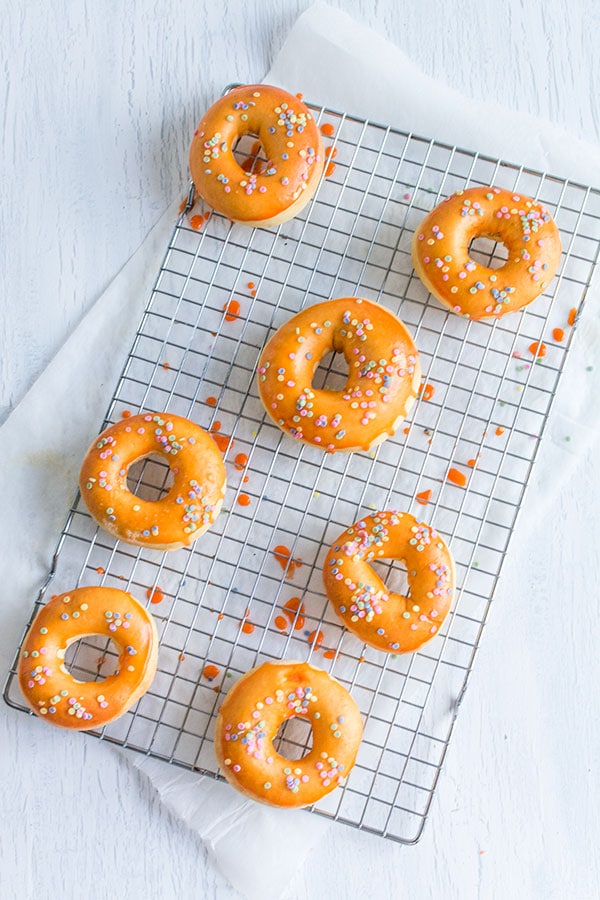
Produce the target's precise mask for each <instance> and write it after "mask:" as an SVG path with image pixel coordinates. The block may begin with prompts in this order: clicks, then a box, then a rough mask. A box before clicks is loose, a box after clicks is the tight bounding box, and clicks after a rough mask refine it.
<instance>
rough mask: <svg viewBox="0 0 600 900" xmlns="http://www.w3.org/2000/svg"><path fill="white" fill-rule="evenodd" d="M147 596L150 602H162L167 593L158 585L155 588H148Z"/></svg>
mask: <svg viewBox="0 0 600 900" xmlns="http://www.w3.org/2000/svg"><path fill="white" fill-rule="evenodd" d="M146 597H147V598H148V600H149V601H150V603H162V601H163V600H164V599H165V594H164V591H163V589H162V588H159V586H158V585H156V587H153V588H148V589H147V591H146Z"/></svg>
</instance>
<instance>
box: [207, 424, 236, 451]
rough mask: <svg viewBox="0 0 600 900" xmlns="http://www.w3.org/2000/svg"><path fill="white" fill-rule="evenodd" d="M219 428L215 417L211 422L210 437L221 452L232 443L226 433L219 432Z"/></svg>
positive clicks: (219, 425)
mask: <svg viewBox="0 0 600 900" xmlns="http://www.w3.org/2000/svg"><path fill="white" fill-rule="evenodd" d="M220 430H221V423H220V422H219V420H218V419H217V421H216V422H213V424H212V428H211V429H210V433H211V437H212V439H213V440H214V442H215V444H216V445H217V447H218V448H219V450H220V451H221V453H227V450H228V448H229V445H230V444H231V445H233V440H232V439H231V438H230V437H229V436H228V435H226V434H219V431H220Z"/></svg>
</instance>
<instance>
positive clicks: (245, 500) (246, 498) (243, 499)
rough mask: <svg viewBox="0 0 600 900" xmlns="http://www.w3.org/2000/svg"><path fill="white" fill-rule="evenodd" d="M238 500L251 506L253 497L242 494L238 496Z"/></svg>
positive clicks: (241, 504)
mask: <svg viewBox="0 0 600 900" xmlns="http://www.w3.org/2000/svg"><path fill="white" fill-rule="evenodd" d="M237 502H238V504H239V505H240V506H250V504H251V503H252V499H251V497H249V496H248V494H240V495H239V496H238V498H237Z"/></svg>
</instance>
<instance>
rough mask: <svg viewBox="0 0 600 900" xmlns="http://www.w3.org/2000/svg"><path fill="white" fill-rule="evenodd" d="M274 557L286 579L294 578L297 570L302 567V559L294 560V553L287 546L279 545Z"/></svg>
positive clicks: (275, 549)
mask: <svg viewBox="0 0 600 900" xmlns="http://www.w3.org/2000/svg"><path fill="white" fill-rule="evenodd" d="M273 556H274V557H275V559H276V560H277V562H278V563H279V565H280V566H281V568H282V569H283V571H284V572H285V575H286V578H293V576H294V574H295V572H296V569H299V568H300V566H301V565H302V560H301V559H292V551H291V550H290V549H289V548H288V547H286V546H285V544H278V545H277V547H275V548H274V550H273Z"/></svg>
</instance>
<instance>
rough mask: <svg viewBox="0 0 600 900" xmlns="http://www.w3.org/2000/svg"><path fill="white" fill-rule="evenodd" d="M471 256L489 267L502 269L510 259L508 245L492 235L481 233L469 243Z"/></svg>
mask: <svg viewBox="0 0 600 900" xmlns="http://www.w3.org/2000/svg"><path fill="white" fill-rule="evenodd" d="M469 256H470V257H471V259H472V260H473V261H474V262H477V263H479V264H480V265H482V266H485V267H486V268H487V269H501V268H502V266H503V265H505V263H506V262H507V260H508V247H506V245H505V244H503V243H502V242H501V241H497V240H495V239H494V238H493V237H491V236H490V235H486V234H479V235H477V237H474V238H473V240H472V241H471V242H470V244H469Z"/></svg>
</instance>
